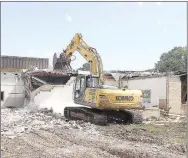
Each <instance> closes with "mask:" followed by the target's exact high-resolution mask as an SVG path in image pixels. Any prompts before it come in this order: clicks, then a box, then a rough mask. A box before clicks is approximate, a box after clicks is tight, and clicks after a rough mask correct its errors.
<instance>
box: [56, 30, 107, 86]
mask: <svg viewBox="0 0 188 158" xmlns="http://www.w3.org/2000/svg"><path fill="white" fill-rule="evenodd" d="M76 51H77V52H79V53H80V54H81V55H82V56H83V57H84V58H85V59H86V61H87V62H88V63H89V65H90V68H91V70H90V71H91V74H92V75H96V76H98V77H99V79H100V83H99V84H104V79H103V65H102V60H101V57H100V55H99V54H98V52H97V50H96V49H95V48H92V47H90V46H88V45H87V43H86V42H85V41H84V40H83V39H82V35H81V34H79V33H77V34H76V35H75V36H74V37H73V39H72V40H71V43H70V44H69V45H68V46H67V48H66V49H65V50H63V53H61V55H60V58H59V63H60V64H59V65H61V66H62V67H61V69H63V68H64V67H66V69H69V70H71V68H70V62H71V57H72V55H73V53H75V52H76Z"/></svg>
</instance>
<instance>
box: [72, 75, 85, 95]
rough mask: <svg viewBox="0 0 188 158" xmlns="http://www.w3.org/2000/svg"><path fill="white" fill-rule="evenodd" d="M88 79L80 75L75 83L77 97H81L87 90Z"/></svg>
mask: <svg viewBox="0 0 188 158" xmlns="http://www.w3.org/2000/svg"><path fill="white" fill-rule="evenodd" d="M85 81H86V79H85V77H84V76H81V77H78V78H77V79H76V84H75V98H79V97H81V96H82V94H83V93H84V92H85V88H86V82H85Z"/></svg>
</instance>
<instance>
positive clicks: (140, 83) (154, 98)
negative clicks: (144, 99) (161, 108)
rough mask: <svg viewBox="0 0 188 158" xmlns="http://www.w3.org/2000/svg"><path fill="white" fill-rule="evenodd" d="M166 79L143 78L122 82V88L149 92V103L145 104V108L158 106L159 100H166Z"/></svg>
mask: <svg viewBox="0 0 188 158" xmlns="http://www.w3.org/2000/svg"><path fill="white" fill-rule="evenodd" d="M166 81H167V80H166V77H158V78H145V79H136V80H129V81H128V82H127V81H123V86H125V85H127V86H128V88H129V89H140V90H151V103H145V106H146V107H150V106H155V105H159V99H166Z"/></svg>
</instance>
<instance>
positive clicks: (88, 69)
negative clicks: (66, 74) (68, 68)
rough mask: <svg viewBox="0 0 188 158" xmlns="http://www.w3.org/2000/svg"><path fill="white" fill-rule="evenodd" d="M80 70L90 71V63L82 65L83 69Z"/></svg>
mask: <svg viewBox="0 0 188 158" xmlns="http://www.w3.org/2000/svg"><path fill="white" fill-rule="evenodd" d="M78 70H83V71H90V65H89V64H88V63H85V64H83V65H82V67H81V68H79V69H78Z"/></svg>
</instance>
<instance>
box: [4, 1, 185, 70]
mask: <svg viewBox="0 0 188 158" xmlns="http://www.w3.org/2000/svg"><path fill="white" fill-rule="evenodd" d="M186 22H187V20H186V3H185V2H179V3H178V2H171V3H170V2H163V3H162V2H161V3H159V2H157V3H156V2H144V3H141V2H49V3H47V2H9V3H8V2H7V3H6V2H3V3H2V5H1V26H2V28H1V31H2V36H1V39H2V41H1V42H2V48H1V52H2V55H14V56H30V57H48V58H50V64H51V62H52V57H53V54H54V53H55V52H57V53H60V52H61V51H62V49H65V48H66V46H67V45H68V44H69V43H70V41H71V39H72V37H73V36H74V34H75V33H77V32H78V33H82V35H83V38H84V40H85V41H86V42H87V43H88V45H90V46H92V47H94V48H96V49H97V51H98V53H99V54H100V55H101V57H102V60H103V65H104V69H105V70H111V69H113V70H114V69H119V70H144V69H149V68H153V67H154V63H155V62H157V61H158V60H159V58H160V55H161V54H162V53H164V52H167V51H169V50H170V49H172V48H173V47H174V46H185V45H186V35H187V34H186V32H187V31H186V29H187V25H186ZM75 54H76V57H77V59H76V60H75V61H74V62H73V63H72V66H73V67H74V68H78V67H80V66H81V65H82V64H83V63H85V60H84V59H83V58H82V57H81V56H80V55H79V54H78V53H75Z"/></svg>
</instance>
